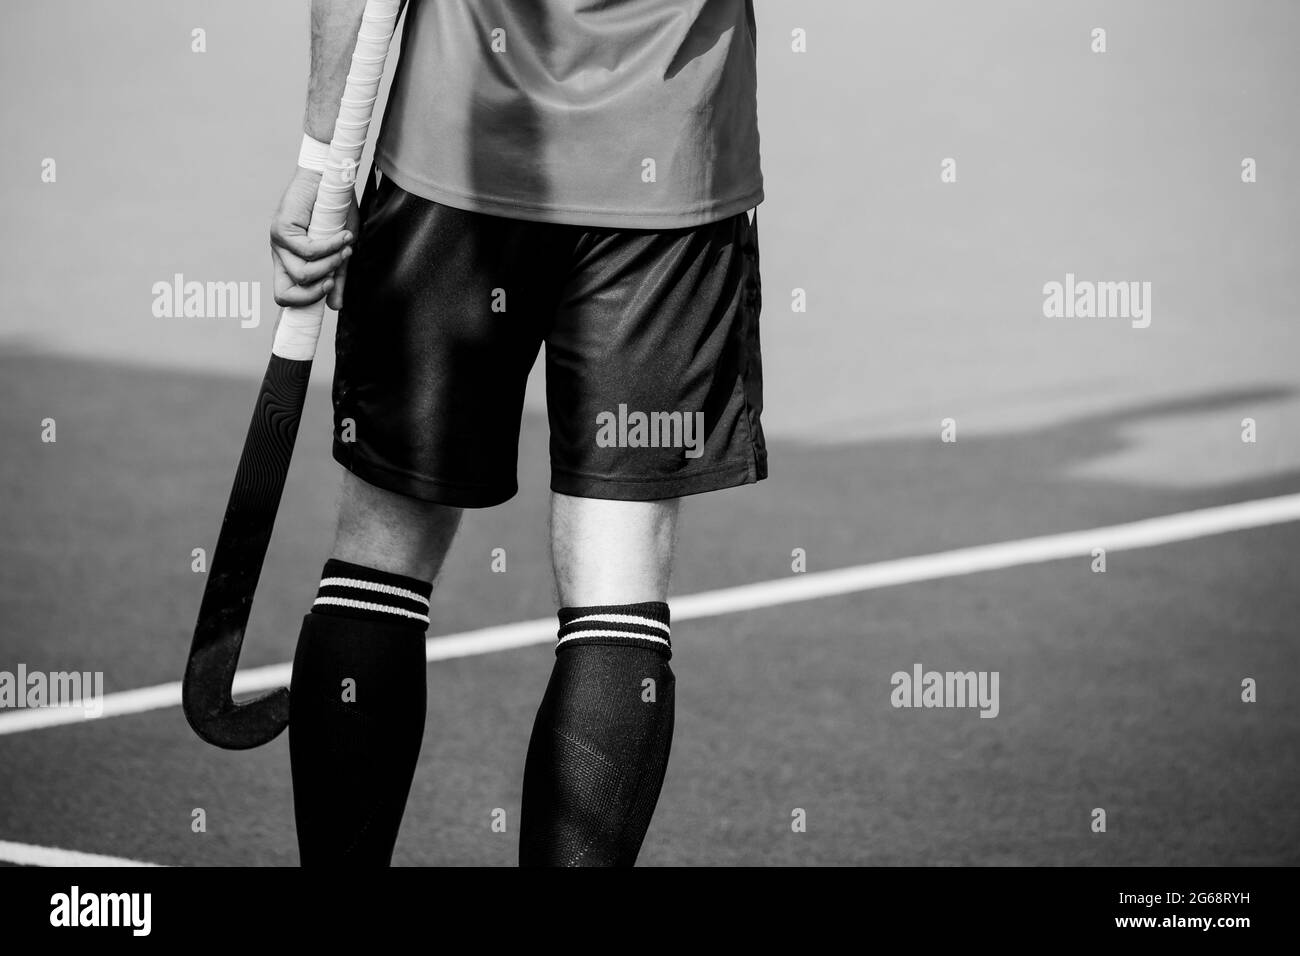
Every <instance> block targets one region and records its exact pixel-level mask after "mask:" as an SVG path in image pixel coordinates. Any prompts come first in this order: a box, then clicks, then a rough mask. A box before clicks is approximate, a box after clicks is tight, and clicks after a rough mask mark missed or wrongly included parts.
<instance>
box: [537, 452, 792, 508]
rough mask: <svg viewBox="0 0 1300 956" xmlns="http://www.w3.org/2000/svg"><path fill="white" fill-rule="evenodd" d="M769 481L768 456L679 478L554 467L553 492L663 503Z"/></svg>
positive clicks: (576, 496)
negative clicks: (625, 475) (610, 474)
mask: <svg viewBox="0 0 1300 956" xmlns="http://www.w3.org/2000/svg"><path fill="white" fill-rule="evenodd" d="M765 478H767V457H766V456H765V455H758V456H755V457H754V458H753V459H750V460H746V461H736V462H730V463H728V464H724V465H719V466H718V467H716V468H711V469H709V470H708V471H702V472H696V473H695V474H692V475H685V476H682V477H677V478H611V477H608V476H604V475H590V474H586V473H584V472H580V471H569V470H567V469H563V468H556V467H555V466H552V467H551V490H552V491H554V492H558V493H559V494H562V495H570V496H571V497H574V498H606V499H610V500H614V501H660V500H662V499H665V498H684V497H686V496H688V495H698V494H704V493H705V492H709V491H722V490H723V489H726V488H738V487H740V486H742V485H752V484H755V483H757V482H760V481H763V480H764V479H765Z"/></svg>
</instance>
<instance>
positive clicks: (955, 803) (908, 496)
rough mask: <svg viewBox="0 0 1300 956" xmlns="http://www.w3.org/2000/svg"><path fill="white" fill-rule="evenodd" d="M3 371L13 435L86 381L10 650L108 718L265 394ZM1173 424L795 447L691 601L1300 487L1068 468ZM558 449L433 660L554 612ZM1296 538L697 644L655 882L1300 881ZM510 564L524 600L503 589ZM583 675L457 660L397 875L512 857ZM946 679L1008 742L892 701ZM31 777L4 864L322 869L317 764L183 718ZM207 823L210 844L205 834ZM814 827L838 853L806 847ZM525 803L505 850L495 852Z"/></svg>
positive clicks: (526, 445) (285, 523)
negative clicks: (312, 766) (1273, 871)
mask: <svg viewBox="0 0 1300 956" xmlns="http://www.w3.org/2000/svg"><path fill="white" fill-rule="evenodd" d="M0 369H2V375H0V381H2V382H3V383H4V385H3V395H2V398H3V402H2V403H0V409H2V412H0V414H2V415H3V428H4V430H5V433H6V434H19V433H21V432H22V431H23V427H22V426H23V423H24V422H28V421H30V420H31V419H32V416H33V415H35V414H36V412H37V410H38V409H37V407H36V406H38V405H42V406H43V407H48V406H47V405H46V404H45V403H43V402H41V401H38V400H37V399H36V398H34V396H36V395H48V392H47V391H46V390H45V389H43V388H42V385H41V383H44V382H56V381H57V382H59V383H61V388H60V394H61V395H62V396H63V399H62V400H63V401H66V402H67V407H68V409H69V410H71V409H76V410H77V414H76V415H75V416H72V417H71V418H70V419H69V420H72V421H76V423H77V424H76V425H74V426H73V427H70V428H68V429H66V430H65V431H60V432H59V437H58V442H57V443H56V444H54V445H44V446H42V445H39V444H35V445H33V446H32V447H31V448H30V449H29V450H28V451H26V452H24V454H22V455H15V454H10V455H7V456H5V458H4V460H3V461H2V462H0V482H2V483H3V486H4V487H5V488H8V489H15V490H16V493H14V494H11V495H9V496H7V497H6V498H5V499H4V501H3V504H0V509H2V510H0V515H2V516H3V524H4V527H5V528H6V531H7V533H6V535H5V539H4V543H3V549H4V550H3V555H2V557H3V560H2V561H0V567H3V569H4V575H5V577H4V580H3V608H4V621H5V630H6V635H5V636H6V655H7V657H8V656H9V655H12V658H13V659H14V660H21V661H26V662H27V663H28V666H29V668H32V669H39V668H43V669H46V670H58V669H63V668H67V667H71V666H74V663H73V662H75V666H76V667H78V668H80V669H91V670H103V671H104V672H105V681H106V690H107V691H109V692H110V693H111V692H113V691H115V690H125V689H130V688H135V687H141V686H147V685H152V684H157V683H163V682H167V681H171V680H175V679H176V677H177V675H178V674H179V673H180V670H181V668H182V666H183V660H184V653H185V650H186V647H187V645H188V631H189V628H190V627H191V624H192V619H193V616H194V613H195V608H196V607H197V603H198V599H199V596H200V593H201V591H202V586H203V579H202V576H201V575H199V574H195V573H193V572H192V571H191V569H190V562H191V557H190V553H191V549H192V548H194V547H202V546H208V547H210V546H211V540H212V536H213V534H214V532H215V529H216V528H217V526H218V525H219V522H220V513H221V508H222V507H223V505H224V497H225V491H226V485H227V484H228V482H229V474H228V473H229V463H230V462H231V461H232V460H233V458H234V457H235V456H236V455H237V453H238V448H239V443H240V442H241V440H242V428H243V420H244V418H245V416H246V414H247V410H246V407H245V406H246V405H247V403H248V396H249V395H250V394H251V391H252V387H251V386H252V384H253V383H252V382H250V381H244V380H240V379H230V378H219V377H196V376H193V375H190V374H188V373H187V374H164V373H158V372H153V371H145V370H142V369H128V368H114V367H102V366H94V365H90V364H87V363H82V362H76V361H68V360H62V359H50V358H40V357H34V356H29V357H24V358H14V357H10V358H6V359H4V360H3V361H2V362H0ZM1228 398H1229V400H1232V401H1238V400H1240V396H1229V397H1228ZM1201 404H1202V405H1207V404H1208V405H1213V404H1214V400H1213V399H1212V398H1206V399H1204V400H1203V401H1202V403H1201ZM327 410H328V397H327V394H326V393H325V392H324V391H323V390H322V389H319V388H318V389H316V390H315V392H314V393H313V395H312V397H311V399H310V404H309V410H308V413H307V416H306V418H305V421H304V426H303V431H302V434H301V436H300V439H299V442H300V444H299V449H298V453H297V457H296V459H295V464H294V469H293V472H292V474H291V477H290V490H289V494H288V495H287V496H286V501H289V502H293V504H292V505H291V506H288V507H286V508H285V509H284V511H283V512H282V514H281V518H280V524H279V525H278V528H277V535H276V538H275V542H274V544H273V546H272V553H271V555H270V557H269V559H268V563H267V567H266V570H265V572H264V575H263V581H262V585H261V588H260V590H259V599H258V603H257V604H256V605H255V610H254V618H253V624H252V626H251V628H250V636H249V639H248V643H247V645H246V648H245V655H244V664H245V665H246V666H255V665H260V664H269V663H275V662H278V661H283V660H287V659H289V658H290V657H291V656H292V648H293V642H294V639H295V637H296V634H297V621H298V619H299V617H300V616H301V614H302V613H303V612H304V610H305V608H306V607H307V605H308V603H309V602H310V599H311V595H312V592H313V588H314V586H315V577H316V571H317V570H318V567H317V566H318V565H319V564H320V563H321V562H322V560H323V556H324V555H325V554H326V552H327V549H328V545H329V539H330V534H331V529H330V525H331V521H332V514H333V494H334V490H335V487H336V485H337V476H336V474H335V471H336V469H335V466H333V465H332V463H328V461H329V460H328V448H327V436H328V431H327V427H322V426H323V425H325V424H326V422H327V418H326V415H327ZM62 411H63V410H62V409H59V408H57V407H55V408H53V409H50V410H49V411H47V412H45V413H46V414H52V415H54V416H55V417H56V418H59V417H60V413H61V412H62ZM1169 412H1170V410H1169V409H1147V410H1142V409H1133V410H1131V411H1130V412H1129V413H1127V414H1124V415H1111V416H1099V417H1097V418H1096V419H1093V420H1081V421H1078V422H1074V423H1071V424H1070V425H1069V426H1068V427H1060V426H1058V427H1056V428H1054V429H1052V430H1050V431H1047V432H1041V433H1031V434H1021V435H1017V436H1004V437H1002V438H988V439H983V440H979V439H972V440H970V441H968V442H963V441H961V440H959V441H958V442H957V443H956V444H953V445H944V444H942V443H940V442H938V441H937V440H935V439H934V438H933V437H929V438H924V439H922V438H918V439H916V440H912V441H903V440H891V441H882V442H874V443H865V444H862V445H855V446H851V447H835V448H825V447H815V446H799V445H798V444H795V443H791V442H774V443H773V448H772V454H773V457H774V462H775V463H776V467H775V468H774V470H773V476H772V478H771V479H769V480H768V481H767V482H764V483H762V484H760V485H758V486H756V487H753V488H747V489H738V490H735V491H731V492H726V493H722V494H718V495H713V496H710V497H709V498H707V499H705V498H697V499H694V500H688V502H687V506H686V508H687V510H686V511H685V512H684V515H683V525H682V532H681V539H680V543H679V553H680V556H679V568H678V572H677V575H676V579H675V580H676V582H677V584H676V586H675V588H674V591H675V593H692V592H697V591H708V590H712V589H715V588H719V587H726V586H730V585H735V584H742V583H747V582H751V581H762V580H769V579H775V578H780V577H783V576H789V575H790V574H791V572H790V560H791V559H790V552H791V550H792V549H793V548H795V547H801V548H804V549H805V550H806V552H807V555H808V567H809V572H816V571H819V570H826V569H831V568H836V567H842V566H846V565H850V564H854V563H861V562H870V561H876V560H882V559H888V558H893V557H900V556H906V555H912V554H927V553H932V552H936V551H943V550H947V549H951V548H955V547H963V546H967V545H976V544H983V543H987V542H993V541H1002V540H1014V539H1019V538H1023V537H1029V536H1034V535H1040V534H1047V533H1051V532H1055V531H1062V530H1075V529H1082V528H1092V527H1097V526H1102V525H1109V524H1117V523H1122V522H1127V521H1131V520H1135V519H1139V518H1144V517H1149V516H1153V515H1160V514H1167V513H1175V512H1181V511H1187V510H1191V509H1196V508H1203V507H1206V506H1210V505H1215V504H1223V503H1227V502H1232V501H1237V500H1250V499H1256V498H1267V497H1271V496H1274V495H1280V494H1285V493H1288V492H1290V491H1292V490H1294V488H1295V487H1296V476H1295V475H1294V474H1288V475H1284V476H1281V477H1277V478H1274V479H1270V480H1267V481H1263V480H1261V481H1256V482H1253V483H1249V484H1242V485H1238V486H1233V487H1229V488H1224V487H1215V488H1214V489H1213V491H1210V492H1207V491H1181V492H1172V491H1154V490H1146V491H1138V490H1134V489H1130V490H1125V491H1124V492H1123V493H1121V492H1120V491H1119V490H1117V488H1116V487H1115V486H1113V485H1109V484H1105V483H1097V482H1090V481H1086V480H1078V479H1071V478H1069V477H1068V476H1065V475H1063V471H1064V470H1066V469H1064V468H1063V465H1064V464H1065V463H1068V462H1069V461H1070V460H1071V458H1072V457H1075V456H1083V455H1085V454H1092V455H1095V454H1098V453H1099V452H1100V451H1101V450H1102V449H1105V448H1108V447H1110V446H1112V445H1115V444H1117V439H1116V428H1117V425H1118V423H1119V422H1132V421H1133V420H1136V419H1141V418H1142V417H1143V416H1144V415H1159V414H1162V413H1164V414H1168V413H1169ZM27 431H31V429H30V428H28V429H27ZM197 436H204V440H198V439H197ZM545 440H546V430H545V423H544V421H543V420H539V419H536V418H533V417H530V418H529V420H528V421H527V424H526V426H525V430H524V437H523V441H522V443H521V466H520V484H521V491H520V494H519V495H518V496H517V498H515V499H514V500H513V501H511V502H510V503H508V504H507V505H505V506H502V507H500V508H498V509H492V510H489V511H484V512H473V513H471V514H470V515H469V516H468V517H467V520H466V522H465V525H464V527H463V529H462V532H461V535H460V537H459V538H458V540H457V542H456V545H455V547H454V548H453V551H452V555H451V558H450V559H449V561H448V566H447V568H446V571H445V575H444V579H443V581H442V583H441V585H440V587H439V590H438V591H437V592H436V599H435V602H434V615H433V617H434V626H433V629H432V631H431V634H434V635H437V634H440V633H442V634H447V633H453V632H460V631H465V630H470V629H473V628H477V627H483V626H486V625H492V624H503V623H509V622H511V621H515V620H521V619H529V618H537V617H545V616H546V615H547V614H549V613H550V612H551V610H552V604H551V594H550V588H551V584H550V570H549V562H548V556H547V554H546V550H545V506H546V495H547V491H546V477H547V473H546V467H545V460H546V459H545ZM919 476H924V481H920V480H918V479H919ZM21 489H26V491H25V492H24V491H22V490H21ZM64 500H76V501H79V502H83V505H82V506H81V507H79V508H78V509H77V510H76V511H72V510H69V509H66V508H63V507H62V506H61V505H60V502H61V501H64ZM973 501H978V502H979V503H980V507H971V506H970V503H971V502H973ZM1298 546H1300V525H1298V524H1295V523H1284V524H1280V525H1277V526H1271V527H1265V528H1261V529H1255V530H1249V531H1243V532H1239V533H1229V534H1222V535H1216V536H1212V537H1206V538H1203V539H1198V540H1194V541H1189V542H1184V543H1180V544H1174V545H1169V546H1165V547H1158V548H1150V549H1141V550H1133V551H1125V552H1119V553H1116V554H1113V555H1111V556H1110V557H1109V560H1108V569H1107V572H1106V573H1105V574H1094V573H1092V571H1091V570H1090V564H1091V561H1090V559H1088V558H1079V559H1075V560H1066V561H1056V562H1048V563H1042V564H1032V565H1027V566H1024V567H1018V568H1010V569H1007V570H1003V571H995V572H989V573H981V574H974V575H970V576H964V577H954V578H950V579H941V580H937V581H932V582H927V583H921V584H915V585H905V586H900V587H896V588H884V589H879V590H871V591H865V592H861V593H857V594H851V595H844V596H840V597H835V598H829V599H824V600H818V601H809V602H800V603H791V604H786V605H782V606H778V607H772V608H765V609H757V610H753V611H748V612H745V613H738V614H728V615H722V616H717V617H711V618H704V619H698V620H693V621H689V622H686V623H684V624H679V625H678V626H677V627H676V628H674V638H675V641H674V649H675V654H674V662H673V663H674V670H675V671H676V673H677V675H678V724H677V731H676V743H675V749H674V754H673V761H672V763H671V765H670V769H669V773H668V778H667V781H666V783H665V788H664V794H663V797H662V800H661V802H660V806H659V810H658V812H657V814H656V817H655V822H654V824H653V826H652V828H651V832H650V835H649V837H648V840H647V844H646V847H645V849H644V851H643V854H642V862H643V863H645V864H649V865H653V864H742V863H753V864H775V863H780V864H827V863H831V864H834V863H845V864H847V863H871V864H961V863H980V864H992V863H1006V864H1067V863H1069V864H1153V863H1174V864H1263V863H1295V862H1297V860H1298V859H1300V850H1298V849H1297V848H1298V847H1300V839H1298V838H1300V811H1298V810H1297V807H1296V804H1295V801H1294V787H1295V783H1296V780H1297V779H1300V776H1298V774H1297V748H1296V746H1295V745H1296V743H1297V741H1298V740H1300V710H1298V709H1297V707H1296V704H1297V696H1298V695H1297V693H1296V687H1297V686H1298V685H1300V649H1298V648H1297V641H1296V637H1295V636H1296V622H1297V620H1300V588H1297V587H1296V586H1295V585H1296V574H1295V571H1294V565H1293V559H1292V556H1293V555H1294V553H1295V551H1296V548H1297V547H1298ZM498 547H500V548H504V549H505V550H506V553H507V571H506V572H505V573H504V574H499V573H493V572H492V571H491V570H490V567H489V566H490V553H491V551H492V549H493V548H498ZM51 577H57V579H58V580H59V581H62V582H67V584H68V585H69V587H70V589H71V590H70V592H69V593H68V594H67V595H65V599H63V600H53V601H52V600H51V593H50V589H49V587H48V586H47V585H46V584H45V583H44V582H46V581H48V580H49V579H50V578H51ZM551 653H552V652H551V650H550V648H549V647H546V646H537V647H527V648H520V649H516V650H509V651H505V652H500V653H491V654H484V655H480V656H471V657H464V658H460V659H455V660H446V661H437V662H435V663H433V664H431V665H430V667H429V699H430V706H429V715H428V721H427V724H426V730H425V747H424V752H423V757H422V760H421V764H420V768H419V770H418V772H417V774H416V779H415V784H414V788H413V791H412V795H411V800H410V804H409V809H408V813H407V817H406V821H405V823H404V825H403V831H402V835H401V838H400V840H399V845H398V849H397V853H396V857H395V862H397V863H399V864H501V865H505V864H510V863H512V862H513V860H514V854H515V833H514V831H513V826H512V823H513V821H515V820H517V818H518V817H517V814H518V806H519V794H520V788H521V781H522V770H523V758H524V752H525V748H526V746H527V739H528V733H529V730H530V727H531V720H532V715H533V712H534V709H535V707H536V705H537V702H538V700H539V699H540V695H541V692H542V689H543V688H544V686H545V682H546V679H547V676H548V673H549V667H550V664H549V662H550V657H551ZM916 662H920V663H922V664H923V665H925V666H926V667H927V668H931V667H933V668H937V669H940V670H968V669H974V670H996V671H998V672H999V673H1000V675H1001V694H1000V697H1001V701H1000V705H1001V709H1000V713H999V715H998V716H997V718H996V719H991V720H990V719H980V718H979V717H978V716H977V714H976V712H975V711H972V710H907V709H895V708H893V707H891V706H890V703H889V696H890V690H891V688H890V684H889V675H890V674H891V673H893V672H894V671H896V670H910V668H911V666H912V664H913V663H916ZM1244 676H1253V677H1255V678H1256V679H1257V680H1258V682H1259V688H1260V689H1259V701H1258V702H1257V703H1255V704H1250V705H1247V704H1243V703H1241V702H1240V700H1239V693H1240V689H1239V682H1240V679H1241V678H1242V677H1244ZM0 765H3V766H4V767H5V768H6V772H5V774H4V775H3V776H2V777H0V788H2V789H0V839H3V840H7V841H12V842H16V843H25V844H34V845H40V846H56V847H61V848H66V849H75V850H79V851H83V852H91V853H99V854H106V855H110V856H114V857H125V858H129V859H137V860H145V861H150V862H157V863H166V864H212V865H226V864H293V863H295V862H296V850H295V844H294V835H293V825H292V803H291V792H290V787H289V776H288V752H287V741H286V740H285V739H284V738H281V739H280V740H277V741H276V742H275V743H273V744H272V745H270V746H268V747H265V748H262V749H260V750H257V751H252V752H247V753H237V754H233V753H226V752H222V751H218V750H216V749H214V748H211V747H208V746H206V745H203V744H201V743H200V742H199V741H198V740H197V738H195V737H194V736H193V734H192V732H191V731H190V730H189V728H188V727H187V726H186V724H185V722H184V720H183V718H182V716H181V713H180V710H179V709H178V708H174V707H173V708H169V709H161V710H153V711H150V712H148V713H143V714H138V715H127V716H122V717H114V718H106V719H103V720H101V721H97V722H79V723H75V724H69V725H66V726H61V727H50V728H45V729H38V730H31V731H24V732H20V733H11V734H3V735H0ZM196 807H202V808H203V809H204V810H205V811H206V815H207V832H206V833H202V834H195V833H192V832H191V830H190V823H191V813H192V811H193V810H194V809H195V808H196ZM796 807H798V808H803V809H804V810H806V811H807V815H808V821H809V825H808V830H807V832H806V833H799V834H796V833H793V832H792V831H791V827H790V820H791V811H792V809H793V808H796ZM1094 807H1104V808H1106V810H1107V814H1108V830H1107V832H1106V833H1105V834H1094V833H1092V832H1090V829H1089V823H1090V816H1089V814H1090V812H1091V810H1092V809H1093V808H1094ZM497 808H502V809H504V810H505V811H506V820H507V832H506V833H504V834H502V833H497V832H493V830H492V828H491V822H492V813H493V811H494V810H495V809H497Z"/></svg>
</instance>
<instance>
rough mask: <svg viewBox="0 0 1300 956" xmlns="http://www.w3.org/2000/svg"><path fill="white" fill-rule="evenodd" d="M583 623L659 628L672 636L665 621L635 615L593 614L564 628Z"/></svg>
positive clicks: (571, 622) (578, 619) (576, 619)
mask: <svg viewBox="0 0 1300 956" xmlns="http://www.w3.org/2000/svg"><path fill="white" fill-rule="evenodd" d="M583 621H608V622H609V623H610V624H643V625H645V626H646V627H657V628H659V630H661V631H663V632H664V633H665V634H671V633H672V628H670V627H669V626H668V625H667V624H665V623H664V622H663V621H656V620H653V619H651V618H648V617H638V616H637V615H635V614H592V615H591V616H589V617H577V618H574V619H573V620H572V621H570V622H569V623H568V624H565V625H563V626H564V627H571V626H573V625H574V624H581V623H582V622H583Z"/></svg>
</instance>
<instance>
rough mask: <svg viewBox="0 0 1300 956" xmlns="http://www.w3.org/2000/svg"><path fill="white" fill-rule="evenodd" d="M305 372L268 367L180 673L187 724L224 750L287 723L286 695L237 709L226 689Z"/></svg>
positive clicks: (304, 367) (298, 365) (302, 367)
mask: <svg viewBox="0 0 1300 956" xmlns="http://www.w3.org/2000/svg"><path fill="white" fill-rule="evenodd" d="M311 365H312V363H311V362H310V361H295V360H293V359H285V358H281V357H280V356H278V355H272V356H271V361H270V364H269V365H267V368H266V376H265V378H264V379H263V380H262V388H261V391H260V392H259V394H258V397H257V406H256V408H254V410H253V420H252V422H251V423H250V424H249V426H248V437H247V438H246V439H245V441H244V451H243V454H242V455H241V456H240V459H239V468H238V470H237V471H236V472H235V483H234V486H233V487H232V488H231V490H230V500H229V503H228V504H227V505H226V516H225V519H224V520H223V521H222V523H221V534H220V535H219V536H218V538H217V547H216V550H215V552H214V553H213V556H212V566H211V568H210V571H209V575H208V583H207V587H206V588H205V589H204V591H203V603H202V605H201V606H200V607H199V620H198V624H197V626H196V627H195V629H194V641H193V643H192V644H191V645H190V656H189V660H188V662H187V664H186V667H185V680H184V682H183V684H182V694H181V696H182V703H183V707H184V710H185V716H186V719H187V720H189V722H190V726H191V727H193V728H194V731H195V732H196V733H197V734H198V735H199V736H200V737H202V738H203V739H204V740H206V741H208V742H209V743H212V744H215V745H216V746H218V747H224V748H227V749H230V750H245V749H248V748H250V747H257V746H260V745H261V744H264V743H268V742H269V741H271V740H273V739H274V738H275V737H276V736H278V735H279V734H280V732H281V731H283V730H284V728H285V727H286V726H287V725H288V722H289V693H288V691H287V690H286V689H284V688H278V689H276V690H273V691H271V692H269V693H267V694H263V695H262V696H260V697H256V698H254V699H252V700H249V701H247V702H244V703H240V704H235V703H234V702H233V700H232V698H231V682H232V681H233V680H234V676H235V670H236V668H237V667H238V666H239V652H240V649H241V648H242V646H243V643H244V629H245V628H246V627H247V626H248V617H249V614H250V612H251V611H252V607H253V595H254V594H255V593H256V591H257V582H258V579H259V578H260V577H261V573H262V562H263V561H264V560H265V558H266V550H267V547H268V546H269V545H270V543H271V532H272V530H273V528H274V527H275V515H276V512H277V511H278V510H279V507H280V497H281V495H282V493H283V492H284V483H285V479H286V477H287V476H288V473H289V462H290V460H291V459H292V457H293V446H294V442H295V441H296V439H297V437H298V423H299V422H300V421H301V419H302V408H303V403H304V401H305V399H306V396H307V382H308V379H309V378H310V376H311Z"/></svg>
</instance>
